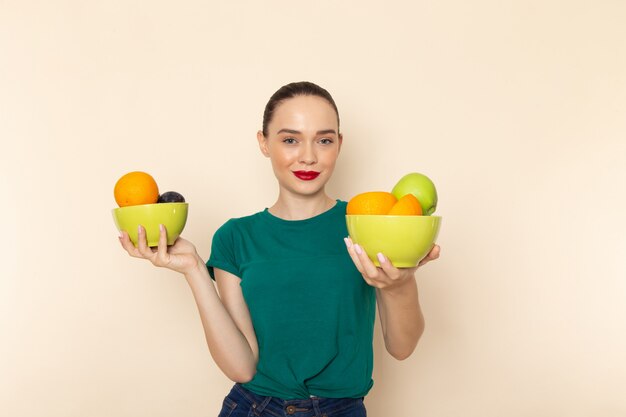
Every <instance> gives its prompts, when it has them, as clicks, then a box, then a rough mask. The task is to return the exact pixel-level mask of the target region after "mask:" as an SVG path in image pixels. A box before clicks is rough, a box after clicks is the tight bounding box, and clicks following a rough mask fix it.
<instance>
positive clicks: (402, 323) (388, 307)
mask: <svg viewBox="0 0 626 417" xmlns="http://www.w3.org/2000/svg"><path fill="white" fill-rule="evenodd" d="M376 299H377V301H378V309H379V312H380V318H381V322H382V323H381V324H382V326H381V327H382V329H383V336H384V339H385V347H386V348H387V351H388V352H389V353H390V354H391V355H392V356H393V357H394V358H396V359H399V360H402V359H406V358H408V357H409V356H410V355H411V353H413V351H414V350H415V347H416V346H417V342H418V341H419V338H420V337H421V335H422V333H423V332H424V316H423V314H422V309H421V308H420V304H419V297H418V293H417V283H416V281H415V279H409V280H407V282H406V283H405V284H404V285H402V286H399V287H395V288H391V289H377V290H376Z"/></svg>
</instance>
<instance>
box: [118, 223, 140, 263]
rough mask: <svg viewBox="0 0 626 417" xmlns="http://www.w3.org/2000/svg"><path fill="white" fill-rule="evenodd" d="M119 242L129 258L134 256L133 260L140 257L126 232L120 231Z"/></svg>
mask: <svg viewBox="0 0 626 417" xmlns="http://www.w3.org/2000/svg"><path fill="white" fill-rule="evenodd" d="M119 240H120V244H121V245H122V247H123V248H124V250H126V252H128V254H129V255H130V256H134V257H135V258H140V257H141V254H140V253H139V251H138V250H137V248H136V247H135V245H133V242H131V241H130V236H129V235H128V232H127V231H125V230H122V231H121V232H120V237H119Z"/></svg>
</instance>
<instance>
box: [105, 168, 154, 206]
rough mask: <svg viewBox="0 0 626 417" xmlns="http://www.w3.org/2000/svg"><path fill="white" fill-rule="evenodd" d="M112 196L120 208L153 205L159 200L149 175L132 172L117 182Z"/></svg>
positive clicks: (152, 179)
mask: <svg viewBox="0 0 626 417" xmlns="http://www.w3.org/2000/svg"><path fill="white" fill-rule="evenodd" d="M113 195H114V196H115V201H116V202H117V205H118V206H120V207H126V206H136V205H139V204H153V203H156V202H157V200H158V199H159V187H157V183H156V181H155V180H154V178H152V176H151V175H150V174H146V173H145V172H141V171H133V172H129V173H128V174H124V175H123V176H122V177H121V178H120V179H119V180H117V183H115V188H114V189H113Z"/></svg>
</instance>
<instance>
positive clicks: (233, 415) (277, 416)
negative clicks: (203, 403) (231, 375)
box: [218, 383, 367, 417]
mask: <svg viewBox="0 0 626 417" xmlns="http://www.w3.org/2000/svg"><path fill="white" fill-rule="evenodd" d="M257 416H258V417H366V416H367V413H366V411H365V405H363V398H322V397H311V398H309V399H306V400H282V399H280V398H275V397H264V396H262V395H257V394H255V393H253V392H252V391H250V390H248V389H246V388H244V387H243V386H241V384H239V383H237V384H235V386H234V387H233V388H232V390H231V391H230V393H229V394H228V395H227V396H226V398H224V402H223V404H222V411H220V414H219V415H218V417H257Z"/></svg>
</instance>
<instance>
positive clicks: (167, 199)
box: [157, 191, 185, 203]
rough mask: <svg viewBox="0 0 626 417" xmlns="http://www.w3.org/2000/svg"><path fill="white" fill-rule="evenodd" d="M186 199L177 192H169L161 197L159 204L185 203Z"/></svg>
mask: <svg viewBox="0 0 626 417" xmlns="http://www.w3.org/2000/svg"><path fill="white" fill-rule="evenodd" d="M184 202H185V197H183V196H182V195H181V194H180V193H177V192H176V191H168V192H165V193H163V194H161V195H160V196H159V200H158V201H157V203H184Z"/></svg>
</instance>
